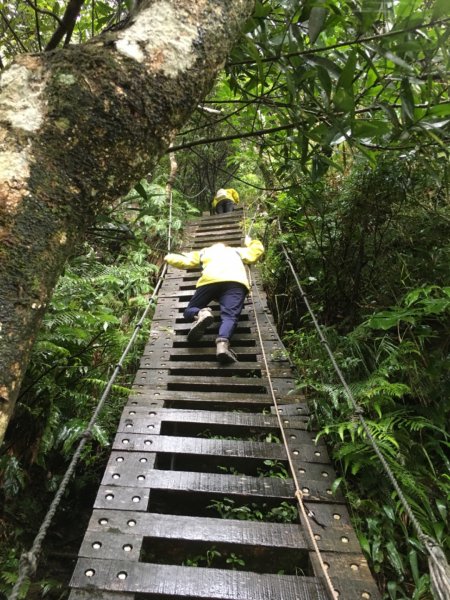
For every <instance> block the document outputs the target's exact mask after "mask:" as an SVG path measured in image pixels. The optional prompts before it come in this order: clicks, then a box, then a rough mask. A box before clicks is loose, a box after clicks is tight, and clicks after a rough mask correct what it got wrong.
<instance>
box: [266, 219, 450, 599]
mask: <svg viewBox="0 0 450 600" xmlns="http://www.w3.org/2000/svg"><path fill="white" fill-rule="evenodd" d="M278 229H279V232H280V235H282V234H283V232H282V229H281V224H280V221H279V220H278ZM281 249H282V251H283V254H284V256H285V258H286V261H287V263H288V265H289V268H290V270H291V272H292V275H293V277H294V280H295V282H296V284H297V287H298V289H299V292H300V296H301V298H302V300H303V302H304V303H305V306H306V308H307V310H308V312H309V314H310V316H311V319H312V321H313V323H314V327H315V329H316V331H317V333H318V335H319V338H320V341H321V343H322V344H323V346H324V348H325V350H326V351H327V354H328V356H329V357H330V360H331V363H332V365H333V368H334V370H335V371H336V374H337V376H338V377H339V379H340V381H341V383H342V385H343V387H344V390H345V392H346V394H347V397H348V399H349V401H350V403H351V405H352V407H353V410H354V415H355V416H356V417H357V418H358V419H359V421H360V423H361V425H362V427H363V429H364V432H365V434H366V436H367V439H368V440H369V442H370V444H371V446H372V448H373V450H374V452H375V454H376V455H377V457H378V458H379V460H380V462H381V464H382V466H383V468H384V471H385V473H386V474H387V476H388V478H389V480H390V482H391V484H392V486H393V487H394V489H395V491H396V492H397V494H398V497H399V499H400V501H401V503H402V505H403V508H404V509H405V512H406V514H407V515H408V517H409V518H410V520H411V523H412V524H413V527H414V529H415V531H416V533H417V537H418V538H419V540H420V541H421V542H422V544H423V546H424V547H425V549H426V551H427V552H428V568H429V570H430V580H431V587H432V591H433V594H434V596H435V598H436V599H437V600H450V567H449V564H448V562H447V559H446V557H445V554H444V552H443V550H442V548H441V547H440V546H439V544H438V542H437V541H436V540H434V539H433V538H431V537H430V536H428V535H427V534H425V533H424V531H423V530H422V528H421V526H420V524H419V522H418V520H417V519H416V517H415V516H414V513H413V511H412V509H411V506H410V505H409V503H408V501H407V500H406V498H405V496H404V494H403V492H402V490H401V488H400V486H399V484H398V482H397V479H396V478H395V475H394V473H393V472H392V469H391V468H390V466H389V465H388V463H387V461H386V459H385V458H384V456H383V454H382V452H381V450H380V448H379V447H378V444H377V442H376V440H375V439H374V437H373V436H372V434H371V432H370V429H369V427H368V425H367V423H366V420H365V419H364V417H363V408H362V407H361V406H359V405H358V404H357V402H356V400H355V398H354V396H353V393H352V391H351V389H350V388H349V386H348V384H347V382H346V380H345V378H344V375H343V374H342V371H341V369H340V368H339V365H338V363H337V361H336V358H335V356H334V354H333V351H332V350H331V348H330V345H329V343H328V340H327V339H326V337H325V335H324V333H323V331H322V328H321V326H320V325H319V322H318V320H317V318H316V315H315V314H314V311H313V310H312V308H311V305H310V303H309V301H308V298H307V296H306V294H305V292H304V290H303V287H302V285H301V283H300V280H299V278H298V275H297V273H296V271H295V269H294V266H293V264H292V261H291V258H290V256H289V253H288V251H287V250H286V247H285V245H284V244H283V243H282V242H281Z"/></svg>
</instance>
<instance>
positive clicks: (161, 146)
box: [0, 0, 253, 441]
mask: <svg viewBox="0 0 450 600" xmlns="http://www.w3.org/2000/svg"><path fill="white" fill-rule="evenodd" d="M252 5H253V0H144V1H141V3H140V6H139V11H138V12H137V13H136V14H135V15H134V16H133V18H132V19H131V20H130V22H129V24H128V26H127V27H126V28H124V29H122V30H119V31H116V32H109V33H106V34H104V35H102V36H100V37H98V38H95V39H93V40H91V41H90V42H89V43H87V44H85V45H82V46H73V47H69V48H67V49H64V50H55V51H52V52H49V53H46V54H39V55H22V56H20V57H19V58H18V59H17V60H16V61H15V63H14V64H13V65H11V67H10V68H9V69H8V70H7V71H5V72H4V73H3V74H2V76H1V88H0V224H1V227H2V229H0V404H1V406H0V441H1V439H3V435H4V432H5V429H6V427H7V424H8V421H9V419H10V417H11V414H12V411H13V408H14V404H15V401H16V399H17V395H18V392H19V387H20V383H21V380H22V377H23V373H24V370H25V367H26V365H27V362H28V357H29V353H30V349H31V347H32V344H33V341H34V339H35V337H36V332H37V330H38V327H39V324H40V322H41V319H42V316H43V314H44V312H45V310H46V307H47V306H48V303H49V301H50V297H51V293H52V290H53V288H54V286H55V283H56V281H57V279H58V276H59V275H60V273H61V270H62V268H63V265H64V262H65V261H66V259H67V257H68V256H70V254H71V253H72V252H73V249H74V244H75V243H77V242H79V240H80V239H82V238H83V235H84V232H85V230H86V228H87V227H89V226H90V225H92V223H93V221H94V219H95V217H96V215H98V214H99V213H101V212H102V211H103V210H104V209H105V208H106V207H107V206H108V205H109V204H110V203H111V202H112V201H114V200H116V199H117V198H118V197H119V196H121V195H123V194H125V193H126V192H128V191H129V189H130V187H131V186H132V185H133V184H134V183H135V182H136V181H138V180H139V179H140V178H141V177H143V176H144V175H145V174H148V173H149V172H151V170H152V169H153V167H154V165H155V163H156V161H157V160H158V159H159V158H160V157H161V155H162V154H163V153H164V152H165V151H166V149H167V147H168V146H169V144H170V142H171V140H172V139H173V136H174V135H175V133H176V132H177V130H178V129H179V127H180V126H181V125H182V124H183V122H185V121H186V119H187V118H188V116H189V114H190V113H191V112H192V110H193V109H194V108H195V107H196V105H197V103H198V102H199V100H200V99H201V98H202V97H203V96H204V95H205V94H206V93H207V91H208V90H209V89H210V87H211V85H212V83H213V81H214V78H215V76H216V74H217V73H218V71H219V70H220V68H221V67H222V66H223V63H224V60H225V57H226V55H227V53H228V51H229V50H230V48H231V46H232V44H233V42H234V40H235V39H236V36H237V34H238V32H239V26H240V24H241V23H242V22H243V20H244V19H245V18H246V17H247V16H248V15H249V13H250V11H251V8H252Z"/></svg>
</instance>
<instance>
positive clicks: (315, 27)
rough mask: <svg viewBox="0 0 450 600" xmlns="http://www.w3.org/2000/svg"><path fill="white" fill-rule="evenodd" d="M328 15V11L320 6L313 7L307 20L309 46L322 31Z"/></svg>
mask: <svg viewBox="0 0 450 600" xmlns="http://www.w3.org/2000/svg"><path fill="white" fill-rule="evenodd" d="M327 14H328V9H327V8H324V7H322V6H313V7H312V9H311V12H310V15H309V19H308V35H309V40H310V42H311V44H314V42H315V41H316V39H317V36H318V35H319V33H320V32H321V31H322V29H323V26H324V24H325V21H326V18H327Z"/></svg>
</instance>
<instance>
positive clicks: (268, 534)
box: [80, 509, 330, 560]
mask: <svg viewBox="0 0 450 600" xmlns="http://www.w3.org/2000/svg"><path fill="white" fill-rule="evenodd" d="M105 518H106V519H107V521H108V522H107V523H105V524H103V525H101V524H100V522H104V519H105ZM130 519H133V520H134V521H135V523H134V525H133V527H132V528H131V527H130V526H129V525H128V523H129V521H130ZM88 531H89V542H90V543H87V544H84V545H83V546H82V548H81V551H80V556H94V557H98V558H106V557H105V556H103V555H102V554H101V553H103V546H102V547H101V548H99V549H98V550H94V549H93V548H92V544H93V543H95V540H96V539H97V540H99V541H100V542H101V541H102V539H107V536H108V535H111V534H112V535H114V536H119V537H117V548H120V547H121V546H122V538H123V539H124V540H125V542H126V543H131V542H133V538H135V540H136V543H137V542H138V541H139V540H142V538H144V537H152V538H162V539H173V540H179V541H181V540H183V541H204V542H210V543H211V544H214V543H225V542H227V543H229V544H239V545H249V546H263V547H273V548H284V549H303V550H307V549H308V548H309V542H308V540H307V539H306V538H305V534H304V533H303V529H302V527H301V525H300V524H298V523H264V522H258V521H241V520H234V519H220V518H211V517H190V516H180V515H166V514H157V513H141V512H136V513H130V512H126V513H124V512H123V511H120V510H108V511H105V510H101V509H96V510H94V512H93V514H92V518H91V521H90V523H89V527H88ZM131 532H132V534H133V535H130V533H131ZM101 535H103V538H101V537H100V536H101ZM126 536H128V538H129V540H130V541H129V542H127V541H126ZM110 546H111V544H110V543H108V545H106V544H105V548H106V552H107V553H108V555H109V553H110V550H109V547H110ZM326 546H328V547H329V546H330V543H329V542H328V543H327V544H326ZM133 549H134V546H133ZM124 557H126V558H128V560H135V558H134V555H132V556H128V555H127V556H125V555H124ZM116 558H118V556H117V555H116Z"/></svg>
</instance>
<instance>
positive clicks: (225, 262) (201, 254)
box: [164, 240, 264, 289]
mask: <svg viewBox="0 0 450 600" xmlns="http://www.w3.org/2000/svg"><path fill="white" fill-rule="evenodd" d="M263 253H264V246H263V245H262V244H261V242H260V241H259V240H248V243H247V242H246V248H232V247H231V246H225V244H214V245H213V246H208V248H202V250H194V251H193V252H185V253H184V252H183V253H181V254H175V253H173V254H167V256H165V257H164V260H166V261H167V262H168V263H169V265H172V267H177V268H179V269H193V268H195V267H200V266H201V267H202V274H201V276H200V279H199V280H198V281H197V285H196V287H200V286H202V285H208V284H209V283H219V282H222V281H237V282H239V283H242V284H243V285H245V287H246V288H247V289H250V284H249V282H248V279H247V272H246V270H245V266H244V263H246V264H250V263H254V262H256V261H257V260H258V258H259V257H260V256H261V255H262V254H263Z"/></svg>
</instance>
